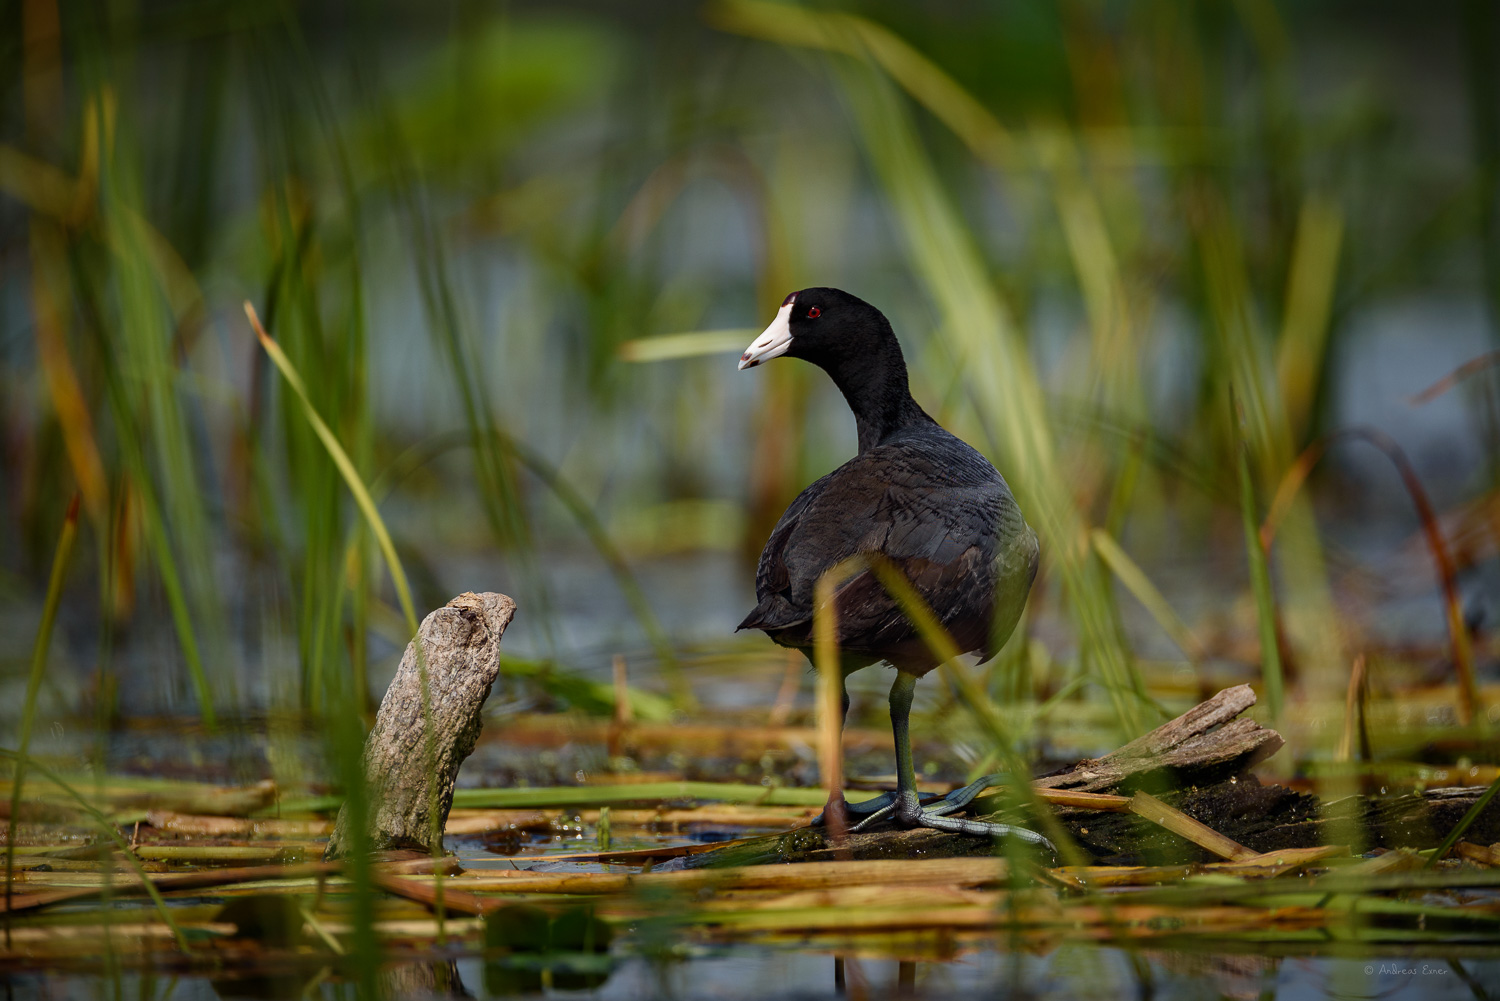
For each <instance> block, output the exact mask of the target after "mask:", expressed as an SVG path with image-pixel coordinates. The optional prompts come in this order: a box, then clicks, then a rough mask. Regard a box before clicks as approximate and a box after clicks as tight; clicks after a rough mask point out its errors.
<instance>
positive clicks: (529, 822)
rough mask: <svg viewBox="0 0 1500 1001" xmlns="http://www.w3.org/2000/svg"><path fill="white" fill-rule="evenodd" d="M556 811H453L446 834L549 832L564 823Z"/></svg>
mask: <svg viewBox="0 0 1500 1001" xmlns="http://www.w3.org/2000/svg"><path fill="white" fill-rule="evenodd" d="M562 817H563V815H562V814H561V813H559V812H557V811H555V810H553V811H546V810H452V811H450V812H449V813H448V823H447V824H446V825H445V826H444V827H443V833H445V834H458V835H464V834H471V835H472V834H489V833H492V832H494V831H548V830H551V829H552V828H553V827H554V826H555V825H557V824H560V823H561V822H562Z"/></svg>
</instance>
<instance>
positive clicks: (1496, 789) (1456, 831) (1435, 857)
mask: <svg viewBox="0 0 1500 1001" xmlns="http://www.w3.org/2000/svg"><path fill="white" fill-rule="evenodd" d="M1497 794H1500V778H1496V779H1495V781H1493V782H1491V783H1490V787H1489V788H1488V789H1486V790H1485V791H1484V792H1483V793H1482V794H1481V795H1480V797H1479V798H1478V799H1476V800H1475V801H1474V805H1473V806H1471V807H1469V810H1468V812H1467V813H1465V814H1464V815H1463V817H1461V818H1460V819H1459V821H1458V823H1456V824H1454V825H1453V830H1451V831H1449V832H1448V836H1447V837H1446V838H1444V839H1443V843H1442V844H1440V845H1438V847H1437V851H1435V852H1433V853H1432V857H1431V858H1429V859H1428V860H1427V865H1426V868H1428V869H1431V868H1432V867H1433V866H1435V865H1437V864H1438V862H1439V861H1440V860H1442V859H1444V858H1446V857H1447V855H1448V853H1449V852H1450V851H1452V850H1453V846H1454V845H1456V844H1458V842H1459V839H1460V838H1462V837H1463V836H1464V832H1465V831H1467V830H1468V829H1469V828H1470V827H1472V826H1474V821H1476V820H1478V819H1479V815H1480V814H1481V813H1483V812H1484V810H1485V807H1487V806H1489V805H1490V801H1491V800H1493V799H1494V798H1495V796H1496V795H1497Z"/></svg>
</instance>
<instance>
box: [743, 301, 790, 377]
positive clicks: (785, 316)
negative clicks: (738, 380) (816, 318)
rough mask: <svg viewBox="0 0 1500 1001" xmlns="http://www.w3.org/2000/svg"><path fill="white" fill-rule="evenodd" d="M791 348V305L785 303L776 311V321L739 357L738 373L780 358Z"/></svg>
mask: <svg viewBox="0 0 1500 1001" xmlns="http://www.w3.org/2000/svg"><path fill="white" fill-rule="evenodd" d="M791 346H792V304H791V303H787V304H786V305H785V306H782V307H781V308H780V309H778V310H777V311H776V319H774V320H772V321H771V325H770V326H769V327H767V328H766V329H765V330H763V331H762V332H761V335H760V336H759V337H757V338H756V339H755V340H753V341H751V342H750V346H749V347H748V348H746V349H745V353H744V354H742V355H740V371H741V372H743V371H745V369H747V368H754V367H755V366H757V365H759V364H760V363H761V362H763V361H770V360H771V359H772V358H780V357H781V356H782V355H784V354H786V351H787V348H789V347H791Z"/></svg>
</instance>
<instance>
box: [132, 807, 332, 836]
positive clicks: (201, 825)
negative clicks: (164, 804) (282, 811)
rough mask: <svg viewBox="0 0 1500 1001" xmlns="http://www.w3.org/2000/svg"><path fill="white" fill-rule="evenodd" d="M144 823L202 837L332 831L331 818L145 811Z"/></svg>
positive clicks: (303, 833)
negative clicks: (308, 818)
mask: <svg viewBox="0 0 1500 1001" xmlns="http://www.w3.org/2000/svg"><path fill="white" fill-rule="evenodd" d="M146 822H147V823H149V824H150V825H151V826H152V827H154V828H156V829H157V830H158V831H164V832H167V833H170V834H182V835H188V836H192V837H204V838H317V837H326V836H327V835H328V834H329V833H330V832H331V831H332V830H333V822H332V821H330V820H276V819H259V820H251V819H247V818H244V817H222V816H207V815H203V814H191V813H177V812H175V811H172V810H148V811H147V812H146Z"/></svg>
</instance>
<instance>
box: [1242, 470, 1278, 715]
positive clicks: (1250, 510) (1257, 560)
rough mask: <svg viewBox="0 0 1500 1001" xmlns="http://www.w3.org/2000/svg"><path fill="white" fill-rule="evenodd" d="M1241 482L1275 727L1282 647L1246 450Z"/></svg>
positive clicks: (1263, 664) (1264, 678) (1262, 656)
mask: <svg viewBox="0 0 1500 1001" xmlns="http://www.w3.org/2000/svg"><path fill="white" fill-rule="evenodd" d="M1238 457H1239V463H1238V469H1239V480H1240V519H1241V521H1242V523H1243V525H1244V529H1245V560H1246V562H1247V563H1248V564H1249V567H1250V590H1251V593H1253V594H1254V595H1255V619H1256V622H1257V623H1258V625H1259V627H1260V668H1261V680H1262V683H1263V684H1264V685H1265V686H1266V707H1267V708H1268V709H1269V710H1270V714H1271V722H1272V724H1273V725H1274V724H1275V723H1276V722H1277V721H1278V720H1280V719H1281V707H1282V699H1283V694H1282V693H1283V682H1282V672H1281V648H1280V646H1278V645H1277V641H1276V599H1275V596H1274V595H1273V594H1272V593H1271V572H1270V569H1269V567H1268V566H1267V562H1266V550H1265V549H1264V548H1263V547H1262V545H1261V541H1260V531H1259V518H1258V517H1257V516H1256V509H1255V485H1254V483H1253V482H1252V481H1251V478H1250V457H1249V454H1248V450H1247V449H1246V448H1243V447H1242V448H1240V449H1239V450H1238Z"/></svg>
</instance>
